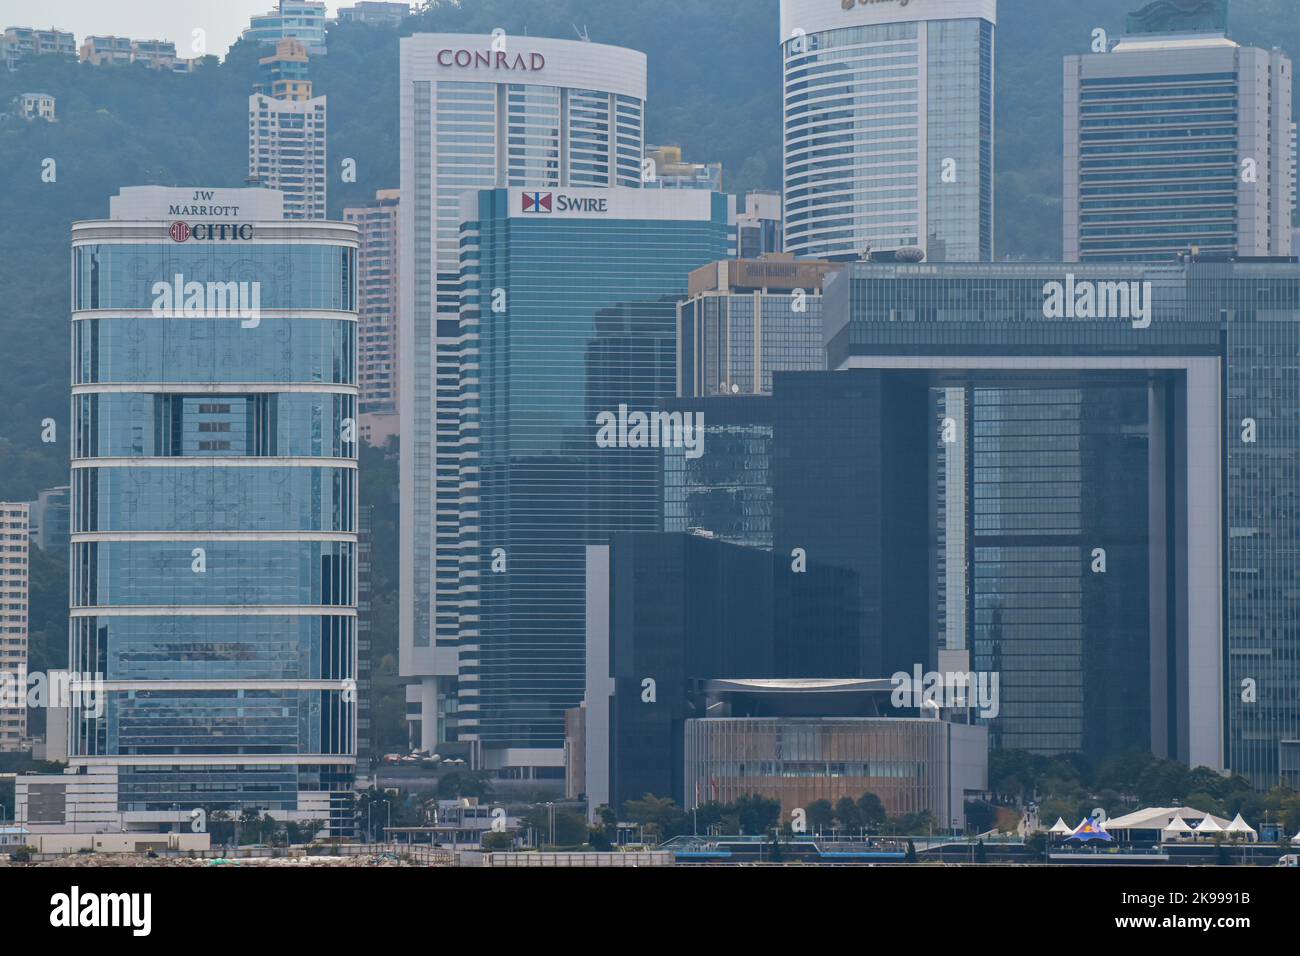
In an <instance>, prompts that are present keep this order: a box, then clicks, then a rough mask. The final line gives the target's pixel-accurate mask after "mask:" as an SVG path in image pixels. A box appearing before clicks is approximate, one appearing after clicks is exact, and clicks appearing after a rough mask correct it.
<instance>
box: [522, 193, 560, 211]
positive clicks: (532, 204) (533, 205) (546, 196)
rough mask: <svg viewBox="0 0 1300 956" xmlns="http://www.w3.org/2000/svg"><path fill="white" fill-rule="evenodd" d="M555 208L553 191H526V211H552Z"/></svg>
mask: <svg viewBox="0 0 1300 956" xmlns="http://www.w3.org/2000/svg"><path fill="white" fill-rule="evenodd" d="M554 209H555V196H554V194H553V193H524V212H532V213H550V212H553V211H554Z"/></svg>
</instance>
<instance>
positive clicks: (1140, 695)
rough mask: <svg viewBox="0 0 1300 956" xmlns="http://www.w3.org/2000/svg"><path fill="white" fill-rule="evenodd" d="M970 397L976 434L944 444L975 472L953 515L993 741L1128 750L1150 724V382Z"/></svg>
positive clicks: (1054, 748)
mask: <svg viewBox="0 0 1300 956" xmlns="http://www.w3.org/2000/svg"><path fill="white" fill-rule="evenodd" d="M969 396H970V399H971V400H970V403H969V406H968V407H969V409H970V420H971V425H970V427H971V435H970V437H971V439H972V441H970V442H963V443H959V444H957V445H954V446H947V445H945V446H944V447H943V453H944V454H955V455H962V456H963V457H965V458H966V461H965V463H964V467H965V469H966V470H967V471H969V473H970V474H971V476H972V485H971V489H970V490H971V491H973V494H970V495H969V497H966V498H965V505H964V509H958V510H965V511H967V512H968V514H965V515H963V519H964V522H965V523H966V524H967V526H968V527H970V528H971V529H972V532H973V534H972V536H971V539H970V542H971V548H970V553H969V556H968V558H967V562H968V566H969V568H970V577H971V580H970V582H969V586H970V589H971V592H972V604H973V611H974V619H973V625H972V627H971V648H972V651H973V653H972V655H971V660H972V664H973V666H974V669H975V670H976V671H978V672H991V673H997V674H999V675H1000V680H1001V704H1000V708H999V715H998V717H997V718H995V719H994V720H993V721H992V726H991V727H990V742H991V743H992V745H993V746H997V747H1004V748H1007V749H1013V750H1026V751H1029V752H1031V753H1059V752H1062V751H1082V752H1085V753H1088V754H1090V755H1093V756H1098V755H1104V754H1110V753H1117V752H1123V751H1127V750H1130V749H1132V745H1133V744H1132V742H1133V740H1134V739H1135V738H1136V739H1137V740H1139V741H1142V742H1145V741H1146V740H1148V739H1149V737H1150V722H1151V721H1150V712H1149V708H1150V702H1149V692H1148V682H1149V666H1150V661H1149V657H1150V655H1149V653H1148V651H1147V645H1148V637H1147V635H1148V617H1149V614H1148V612H1149V609H1148V606H1147V591H1148V574H1149V565H1148V560H1147V550H1148V544H1149V542H1148V534H1147V506H1148V489H1147V460H1148V446H1147V413H1148V403H1147V387H1146V385H1145V383H1138V384H1132V383H1129V384H1127V385H1126V384H1125V383H1124V381H1123V380H1122V379H1120V380H1116V381H1113V382H1110V383H1102V382H1095V381H1094V382H1089V381H1082V382H1079V383H1078V386H1077V387H1074V388H1071V387H1040V388H1035V387H1032V386H1022V387H1001V386H987V387H984V386H975V387H972V388H971V389H970V390H969ZM937 500H938V504H939V509H940V510H941V511H942V512H943V513H945V514H947V513H949V512H948V509H947V507H946V506H947V505H948V504H949V502H948V501H947V500H946V499H942V498H940V499H937ZM940 547H942V542H941V543H940ZM1099 547H1100V548H1102V549H1103V551H1104V555H1102V556H1099V555H1096V554H1095V552H1094V549H1095V548H1099ZM1103 559H1104V564H1099V563H1098V562H1099V561H1100V560H1103Z"/></svg>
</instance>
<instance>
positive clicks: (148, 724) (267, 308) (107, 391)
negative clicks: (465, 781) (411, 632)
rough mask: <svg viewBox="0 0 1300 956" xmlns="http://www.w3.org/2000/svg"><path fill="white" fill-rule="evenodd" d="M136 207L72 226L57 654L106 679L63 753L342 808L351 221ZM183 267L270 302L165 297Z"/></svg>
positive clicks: (312, 813) (334, 814)
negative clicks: (166, 311) (242, 224)
mask: <svg viewBox="0 0 1300 956" xmlns="http://www.w3.org/2000/svg"><path fill="white" fill-rule="evenodd" d="M172 192H175V193H183V194H184V195H186V196H188V195H189V191H188V190H184V191H182V190H174V191H172ZM229 192H230V193H232V194H239V195H247V194H248V193H260V192H261V191H244V190H232V191H229ZM121 218H126V217H121ZM130 218H132V219H133V220H136V221H133V222H132V223H130V224H126V223H124V222H119V221H112V222H109V221H105V222H94V223H79V224H78V225H77V226H76V227H75V228H74V231H73V247H74V248H73V257H74V277H73V278H74V288H73V297H74V303H73V310H74V311H73V322H72V336H73V363H72V365H73V382H72V390H73V398H72V421H73V425H72V431H73V448H72V459H73V461H72V489H73V492H72V532H73V533H72V567H71V592H72V593H71V605H72V610H71V616H72V620H71V627H70V631H71V634H70V650H69V661H70V668H71V670H72V671H73V672H74V673H81V674H100V675H103V677H104V679H105V680H107V681H108V684H107V687H108V694H107V703H106V710H105V712H104V715H103V717H102V718H100V719H94V718H93V717H92V716H91V715H90V714H88V713H84V712H80V711H77V710H75V709H74V713H73V716H72V721H71V723H72V727H73V731H72V735H71V737H72V740H71V756H72V763H73V764H74V765H87V764H90V765H95V764H105V763H106V764H110V765H113V766H116V767H117V769H118V780H119V791H118V801H119V808H120V809H121V810H123V811H136V812H145V813H149V814H155V815H156V814H163V815H164V816H163V817H161V818H160V819H169V818H167V817H166V816H165V815H166V813H167V812H169V811H170V812H172V813H175V812H177V811H181V810H183V811H184V812H185V814H186V816H185V819H188V812H189V810H190V809H192V808H196V807H203V808H207V809H208V810H209V811H211V810H215V809H221V810H225V811H227V812H229V813H231V814H232V815H238V813H239V812H240V811H241V810H243V809H245V808H250V807H252V808H259V809H261V810H267V811H271V812H273V813H274V814H276V815H277V817H278V818H279V819H290V818H292V819H297V820H307V819H319V820H321V821H322V822H328V823H329V824H330V825H331V827H332V828H333V829H334V831H335V832H343V831H345V830H349V828H350V825H351V821H350V811H349V810H348V809H347V807H348V804H349V801H350V797H351V794H350V790H351V785H352V779H353V772H354V764H355V756H354V755H355V735H356V728H355V721H356V718H355V713H356V692H355V679H356V659H357V649H356V573H357V568H356V548H357V471H356V467H357V466H356V453H357V448H356V439H355V427H356V425H355V422H356V417H357V399H358V394H357V356H356V282H357V277H356V257H357V234H356V229H355V227H353V226H347V225H343V224H341V223H312V224H306V223H303V224H300V225H292V224H289V223H286V222H283V221H279V222H257V223H253V224H250V225H249V227H248V229H249V232H250V234H251V235H252V237H253V238H251V239H249V240H248V241H242V242H238V243H235V242H199V241H197V240H194V239H187V241H184V242H180V241H177V239H176V236H177V234H178V233H177V232H176V229H175V226H172V227H171V235H170V237H169V223H168V222H156V223H147V224H143V223H140V224H138V220H139V219H140V218H142V217H141V216H138V215H134V216H131V217H130ZM184 234H185V235H187V236H188V231H186V232H185V233H184ZM175 277H184V280H185V282H187V283H200V284H209V287H210V284H224V283H232V284H233V283H247V284H249V285H250V286H255V287H260V296H261V310H262V311H261V313H260V315H255V316H253V317H252V318H249V317H247V316H246V315H244V316H242V317H241V315H239V314H236V315H230V314H225V313H223V312H222V311H221V310H220V309H219V308H218V309H214V308H213V307H212V306H211V304H210V302H209V304H208V305H207V306H206V307H202V308H194V309H192V310H186V311H185V312H184V317H179V318H178V317H166V316H162V315H160V314H159V306H158V291H159V285H158V284H161V285H162V286H166V285H169V284H171V283H172V282H173V281H174V279H175V281H179V279H176V278H175ZM178 819H179V818H178Z"/></svg>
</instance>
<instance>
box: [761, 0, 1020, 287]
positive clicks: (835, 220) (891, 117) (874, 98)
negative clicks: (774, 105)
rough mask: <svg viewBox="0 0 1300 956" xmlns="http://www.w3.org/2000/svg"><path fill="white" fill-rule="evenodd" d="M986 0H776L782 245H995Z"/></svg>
mask: <svg viewBox="0 0 1300 956" xmlns="http://www.w3.org/2000/svg"><path fill="white" fill-rule="evenodd" d="M996 24H997V0H943V2H939V0H929V2H923V3H907V2H898V0H887V2H881V0H857V2H856V3H855V2H853V0H781V44H782V45H781V51H782V63H783V68H784V77H785V89H784V123H783V125H782V128H783V129H784V136H785V144H784V157H785V229H786V232H785V249H786V251H787V252H793V253H794V254H795V255H797V256H800V257H813V258H821V259H839V260H845V259H855V258H857V257H859V256H860V255H861V254H862V253H864V252H867V251H875V252H879V251H888V250H894V249H899V248H904V247H909V246H919V247H921V248H923V249H924V250H925V251H926V254H927V257H928V258H929V259H930V260H931V261H949V262H987V261H989V260H991V259H992V258H993V49H994V42H993V40H994V32H995V30H996Z"/></svg>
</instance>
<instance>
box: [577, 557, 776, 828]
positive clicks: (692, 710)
mask: <svg viewBox="0 0 1300 956" xmlns="http://www.w3.org/2000/svg"><path fill="white" fill-rule="evenodd" d="M590 550H591V553H590V554H589V557H588V561H589V562H592V561H595V562H596V564H595V565H594V566H593V567H592V579H593V580H592V584H593V588H601V589H602V590H605V593H607V594H608V612H609V613H608V617H607V618H601V617H599V616H598V615H592V618H591V619H590V620H589V621H588V628H589V629H592V630H593V631H594V632H595V633H592V634H590V635H589V640H590V641H591V642H592V647H591V656H592V657H593V658H594V660H593V674H592V675H591V679H590V680H589V683H590V684H591V685H592V686H600V685H602V684H604V685H606V686H607V688H608V692H607V693H606V694H604V695H600V694H598V693H589V694H588V695H587V707H588V711H587V722H588V723H587V733H588V734H592V733H593V732H597V731H596V728H597V727H602V726H603V728H604V729H602V730H600V731H599V732H600V733H602V734H607V735H608V740H609V742H610V746H609V747H608V750H607V751H606V752H607V754H608V761H609V767H608V771H607V779H608V780H609V781H610V788H611V789H610V792H609V793H608V794H604V793H599V794H595V795H594V796H595V798H596V799H597V800H599V802H604V803H608V804H609V805H610V806H611V807H622V805H623V804H624V802H625V801H627V800H633V799H639V798H641V797H643V796H644V795H645V794H647V793H653V794H658V795H661V796H668V795H671V796H673V797H674V798H675V799H677V800H679V801H680V800H681V799H682V792H683V791H682V786H683V785H682V770H683V751H682V744H683V729H684V722H685V721H686V720H687V719H689V718H691V717H703V716H705V714H704V713H703V712H702V711H700V710H699V709H698V708H697V707H696V705H695V703H694V694H695V690H696V687H697V685H698V684H699V683H700V682H702V681H703V680H706V679H708V678H711V677H716V676H718V675H720V674H727V675H732V676H735V677H770V676H771V675H772V674H773V643H772V637H773V632H772V626H773V607H772V600H773V598H772V589H771V580H772V556H771V553H770V552H768V551H763V550H760V549H757V548H743V547H738V546H736V545H732V544H727V543H725V542H721V541H714V540H710V539H708V538H704V537H700V536H698V535H690V534H653V533H627V534H616V535H613V536H612V537H611V538H610V544H609V546H608V547H607V548H606V547H597V548H592V549H590ZM602 585H604V586H605V587H602ZM591 598H594V595H591V596H590V597H589V599H591ZM602 653H604V654H607V655H608V660H607V661H606V660H601V659H600V656H601V655H602ZM647 681H649V683H647ZM598 708H603V709H604V710H603V711H602V712H599V713H598V712H596V711H597V709H598ZM604 711H607V712H604ZM601 756H603V754H602V755H601ZM599 776H600V778H601V779H602V780H603V779H605V778H606V775H605V774H601V775H599Z"/></svg>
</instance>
